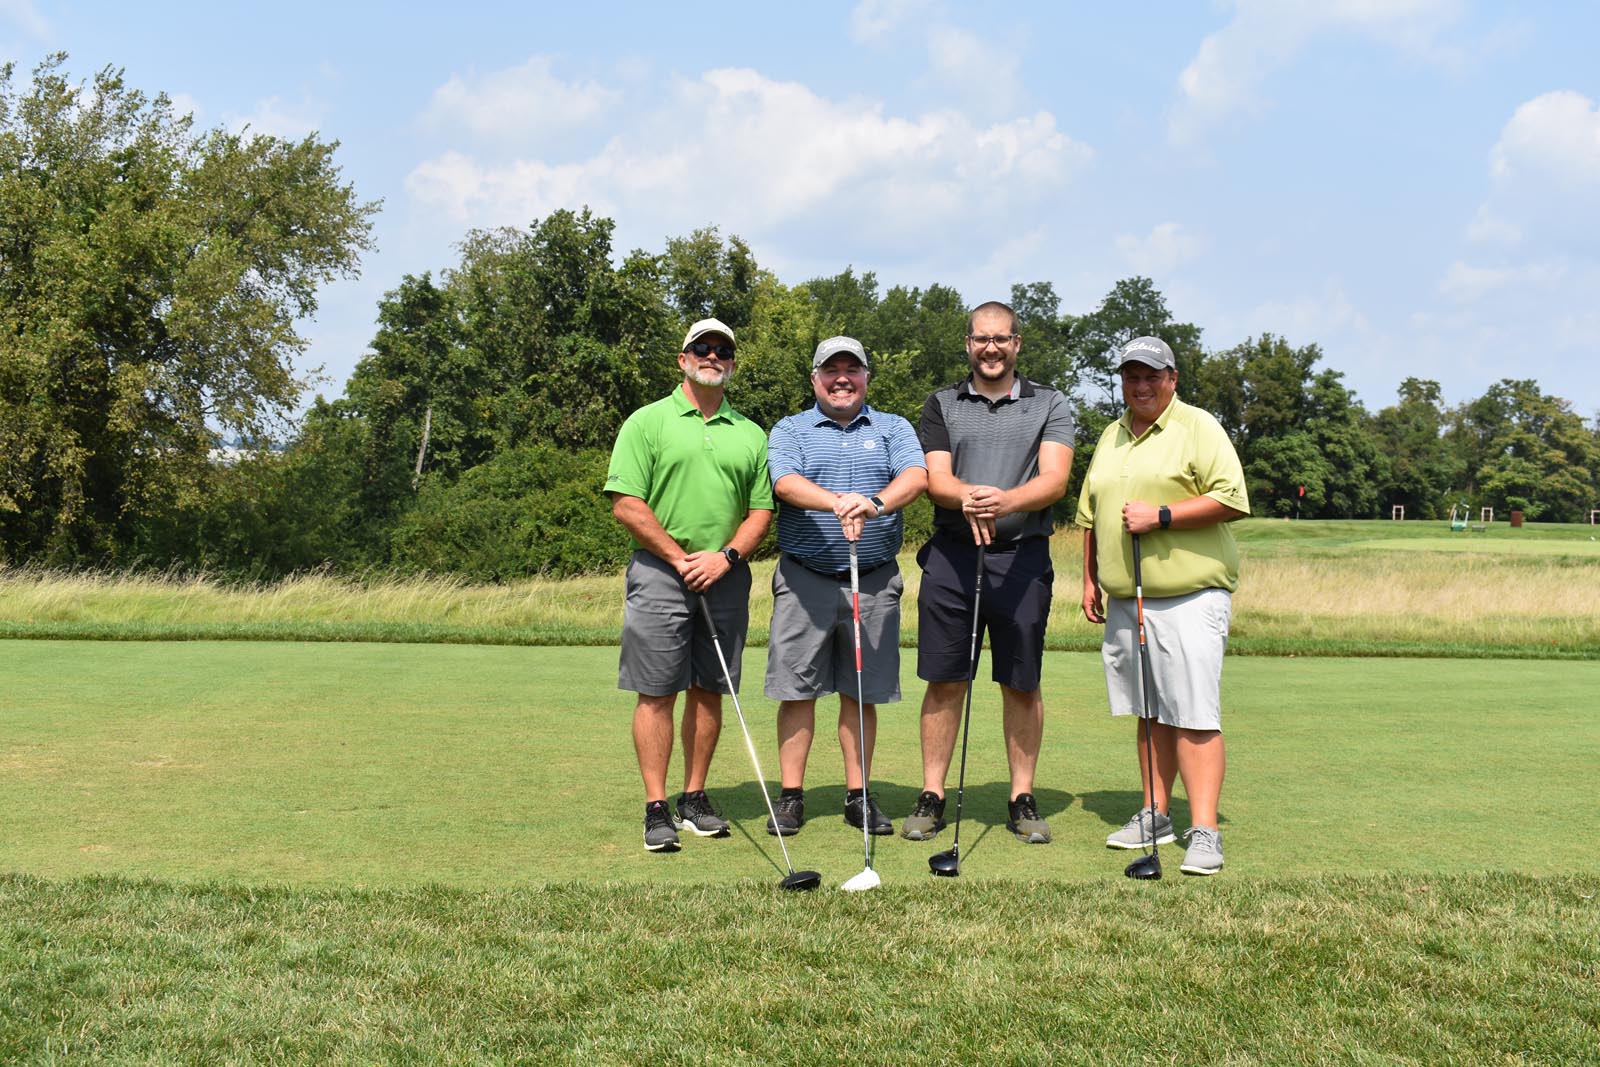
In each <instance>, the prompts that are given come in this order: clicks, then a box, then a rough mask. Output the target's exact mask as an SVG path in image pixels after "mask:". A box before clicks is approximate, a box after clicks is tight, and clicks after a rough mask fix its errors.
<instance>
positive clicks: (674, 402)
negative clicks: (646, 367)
mask: <svg viewBox="0 0 1600 1067" xmlns="http://www.w3.org/2000/svg"><path fill="white" fill-rule="evenodd" d="M605 491H606V492H608V493H625V494H627V495H628V496H636V497H638V498H639V499H641V500H643V501H644V502H645V503H646V504H648V505H650V510H651V511H652V512H654V513H655V516H656V521H657V522H659V523H661V526H662V529H664V530H666V531H667V536H669V537H671V538H672V539H673V540H674V541H676V542H677V543H678V545H679V547H681V548H682V549H683V550H684V551H685V552H708V551H715V550H716V549H719V548H721V547H723V546H724V545H726V544H727V543H728V541H729V540H730V539H731V538H732V537H733V534H734V531H735V530H737V529H738V528H739V524H740V523H742V522H744V520H745V517H746V516H747V515H748V514H749V513H750V512H751V511H771V510H772V485H771V483H770V482H768V480H767V435H766V434H764V433H762V432H761V427H759V426H757V425H756V424H755V423H753V422H751V421H750V420H749V419H747V418H745V417H744V416H743V415H741V414H739V413H738V412H737V411H735V410H733V408H731V407H729V406H728V400H727V398H726V397H724V398H723V400H722V407H720V408H718V409H717V413H716V414H715V415H713V416H711V418H709V419H707V418H703V417H702V416H701V414H700V410H699V409H698V408H696V407H695V406H694V405H693V404H691V403H690V402H689V398H688V397H687V396H685V395H684V392H683V387H682V386H681V385H680V386H679V387H678V388H676V389H674V390H673V391H672V395H670V396H667V397H663V398H662V399H660V400H657V401H656V402H655V403H653V404H647V405H645V406H644V407H642V408H640V409H639V410H638V411H635V412H634V413H633V414H632V415H629V416H628V419H627V421H626V422H624V423H623V424H622V429H621V430H620V431H618V433H617V443H616V445H615V446H614V447H613V448H612V449H611V467H610V469H609V470H608V471H607V472H606V485H605ZM633 547H634V548H636V549H637V548H643V547H644V546H643V545H641V544H639V543H638V542H637V541H635V542H634V543H633Z"/></svg>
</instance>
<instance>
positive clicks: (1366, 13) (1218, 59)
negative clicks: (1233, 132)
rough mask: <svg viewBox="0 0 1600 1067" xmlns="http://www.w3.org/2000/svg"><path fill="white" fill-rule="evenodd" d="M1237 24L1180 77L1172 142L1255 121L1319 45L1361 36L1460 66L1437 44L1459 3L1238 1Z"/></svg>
mask: <svg viewBox="0 0 1600 1067" xmlns="http://www.w3.org/2000/svg"><path fill="white" fill-rule="evenodd" d="M1232 6H1233V10H1234V16H1233V19H1232V20H1231V21H1230V22H1229V23H1228V24H1227V25H1226V26H1224V27H1223V28H1222V29H1220V30H1218V31H1217V32H1216V33H1213V34H1211V35H1210V36H1208V37H1206V39H1205V40H1204V41H1202V42H1201V43H1200V49H1199V51H1198V52H1196V53H1195V57H1194V59H1192V60H1191V61H1190V62H1189V65H1188V66H1187V67H1185V68H1184V69H1183V72H1182V73H1181V74H1179V75H1178V93H1179V95H1178V101H1177V103H1176V105H1175V106H1174V108H1173V111H1172V114H1171V116H1170V118H1169V122H1168V127H1167V132H1168V137H1169V138H1170V139H1171V140H1172V141H1173V143H1175V144H1180V145H1184V144H1193V143H1195V142H1197V141H1198V140H1200V138H1201V137H1202V136H1203V135H1204V134H1205V133H1206V132H1207V131H1209V130H1210V129H1211V128H1212V127H1214V126H1216V125H1218V124H1220V123H1223V122H1226V121H1228V120H1230V119H1233V118H1235V117H1236V116H1243V117H1251V116H1256V115H1259V114H1261V113H1263V112H1264V111H1265V110H1266V109H1267V108H1268V107H1270V105H1271V100H1270V98H1269V97H1268V96H1267V95H1265V93H1264V91H1263V83H1265V82H1266V81H1267V80H1268V79H1269V78H1270V77H1271V75H1272V74H1273V73H1274V72H1275V71H1277V70H1278V69H1280V68H1282V67H1285V66H1287V65H1288V64H1289V63H1290V62H1291V61H1292V60H1293V59H1294V58H1295V56H1296V55H1298V54H1299V52H1300V51H1301V49H1302V48H1304V47H1305V46H1306V44H1307V43H1308V42H1309V41H1310V40H1312V39H1313V38H1314V37H1316V36H1318V35H1320V34H1325V33H1330V32H1346V33H1356V34H1360V35H1362V36H1365V37H1369V38H1372V39H1374V40H1376V41H1378V42H1380V43H1382V44H1384V45H1387V46H1389V47H1392V48H1396V49H1399V50H1401V51H1404V52H1407V53H1409V54H1412V55H1416V56H1419V57H1421V58H1424V59H1427V60H1429V61H1432V62H1447V63H1450V62H1455V61H1456V57H1455V54H1454V53H1453V52H1452V51H1450V50H1449V49H1447V48H1445V47H1444V46H1443V45H1441V44H1440V43H1439V36H1440V33H1441V32H1442V31H1443V30H1444V29H1445V28H1446V27H1448V26H1449V25H1450V24H1452V23H1453V22H1455V21H1456V19H1457V17H1458V14H1459V8H1460V3H1459V0H1325V2H1322V3H1316V4H1303V3H1294V2H1288V0H1235V2H1234V3H1233V5H1232Z"/></svg>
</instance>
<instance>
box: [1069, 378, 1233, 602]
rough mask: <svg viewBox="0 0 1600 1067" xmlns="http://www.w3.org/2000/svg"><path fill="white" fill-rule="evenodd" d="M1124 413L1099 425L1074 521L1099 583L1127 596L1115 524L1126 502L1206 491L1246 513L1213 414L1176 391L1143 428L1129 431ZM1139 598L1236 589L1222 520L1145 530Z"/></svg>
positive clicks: (1169, 500)
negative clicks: (1089, 543) (1086, 540)
mask: <svg viewBox="0 0 1600 1067" xmlns="http://www.w3.org/2000/svg"><path fill="white" fill-rule="evenodd" d="M1128 420H1129V417H1128V415H1126V414H1124V415H1123V416H1122V418H1120V419H1118V420H1117V421H1116V422H1113V423H1112V424H1111V425H1109V426H1107V427H1106V428H1105V432H1104V433H1102V434H1101V435H1100V443H1099V444H1097V445H1095V449H1094V459H1093V460H1091V461H1090V463H1089V473H1088V474H1086V475H1085V476H1084V479H1083V492H1082V493H1080V494H1079V496H1078V514H1077V516H1076V518H1075V520H1074V521H1076V522H1077V524H1078V525H1079V526H1082V527H1085V528H1086V529H1093V530H1094V545H1095V563H1096V565H1097V567H1098V568H1099V572H1100V586H1101V588H1103V589H1104V590H1105V591H1106V592H1107V593H1109V594H1110V595H1112V596H1114V597H1124V598H1126V597H1132V596H1133V595H1134V590H1133V560H1132V559H1131V558H1130V556H1129V552H1130V550H1131V549H1132V547H1133V544H1132V540H1131V539H1130V538H1129V537H1128V535H1127V533H1125V532H1124V531H1123V529H1122V505H1123V504H1125V503H1127V502H1128V501H1129V500H1143V501H1144V502H1145V503H1147V504H1156V505H1158V506H1159V505H1161V504H1173V503H1177V502H1178V501H1180V500H1189V499H1191V498H1193V497H1197V496H1209V497H1211V498H1213V499H1214V500H1217V501H1219V502H1221V503H1223V504H1226V505H1228V507H1230V508H1234V509H1235V510H1238V511H1242V512H1244V513H1245V514H1249V513H1250V500H1249V497H1248V496H1247V495H1246V493H1245V486H1244V468H1243V467H1242V466H1241V465H1240V463H1239V454H1238V453H1237V452H1235V451H1234V450H1233V442H1231V441H1229V440H1228V435H1227V434H1226V433H1225V432H1224V431H1223V429H1222V426H1221V425H1220V424H1219V423H1218V422H1217V420H1216V419H1214V418H1212V417H1211V415H1210V414H1209V413H1207V412H1205V411H1201V410H1200V409H1199V408H1197V407H1193V406H1191V405H1189V404H1185V403H1184V402H1183V401H1181V400H1179V399H1178V398H1177V397H1173V398H1172V403H1170V404H1168V405H1167V410H1165V411H1163V412H1162V413H1161V416H1160V418H1158V419H1156V421H1155V422H1154V423H1153V424H1152V425H1151V426H1150V428H1149V429H1147V430H1145V432H1144V433H1143V434H1142V435H1141V436H1139V437H1137V438H1136V437H1134V436H1133V429H1132V427H1130V426H1129V422H1128ZM1139 540H1140V548H1141V550H1142V553H1143V557H1144V558H1143V559H1142V560H1141V561H1140V571H1141V574H1140V577H1141V578H1143V579H1144V592H1145V595H1146V596H1153V597H1161V596H1182V595H1184V594H1185V593H1193V592H1196V591H1198V590H1201V589H1226V590H1228V591H1229V592H1230V593H1231V592H1233V591H1234V590H1235V589H1237V588H1239V546H1238V544H1237V543H1236V542H1235V541H1234V539H1233V530H1232V529H1231V528H1230V527H1229V524H1228V523H1225V522H1219V523H1217V524H1216V525H1215V526H1207V527H1205V528H1203V529H1199V530H1152V531H1150V532H1149V533H1147V534H1141V535H1140V537H1139Z"/></svg>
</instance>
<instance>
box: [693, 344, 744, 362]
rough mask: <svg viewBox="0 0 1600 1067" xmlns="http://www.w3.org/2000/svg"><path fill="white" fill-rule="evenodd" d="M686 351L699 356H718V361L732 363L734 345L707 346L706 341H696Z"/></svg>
mask: <svg viewBox="0 0 1600 1067" xmlns="http://www.w3.org/2000/svg"><path fill="white" fill-rule="evenodd" d="M684 351H685V352H693V353H694V354H695V355H697V356H716V357H717V358H718V359H720V360H722V361H724V362H731V361H732V360H733V346H732V345H712V344H707V343H706V342H704V341H696V342H695V343H694V344H692V345H690V346H689V347H688V348H685V349H684Z"/></svg>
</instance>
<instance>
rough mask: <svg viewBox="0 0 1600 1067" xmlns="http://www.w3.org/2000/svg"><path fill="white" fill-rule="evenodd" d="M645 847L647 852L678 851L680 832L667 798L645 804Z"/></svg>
mask: <svg viewBox="0 0 1600 1067" xmlns="http://www.w3.org/2000/svg"><path fill="white" fill-rule="evenodd" d="M644 847H645V851H647V852H676V851H678V832H677V831H676V830H674V829H673V828H672V812H671V811H669V810H668V808H667V802H666V801H665V800H658V801H656V802H655V803H653V804H646V805H645V806H644Z"/></svg>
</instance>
